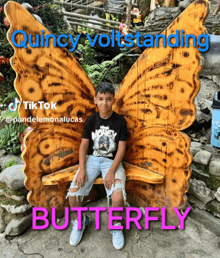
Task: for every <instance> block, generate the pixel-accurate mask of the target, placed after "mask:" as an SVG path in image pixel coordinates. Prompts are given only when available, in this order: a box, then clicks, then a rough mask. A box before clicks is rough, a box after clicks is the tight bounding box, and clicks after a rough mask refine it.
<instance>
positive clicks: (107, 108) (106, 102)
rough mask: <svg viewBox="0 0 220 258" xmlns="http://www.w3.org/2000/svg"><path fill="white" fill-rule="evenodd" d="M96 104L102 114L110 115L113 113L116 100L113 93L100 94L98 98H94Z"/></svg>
mask: <svg viewBox="0 0 220 258" xmlns="http://www.w3.org/2000/svg"><path fill="white" fill-rule="evenodd" d="M94 102H95V104H96V105H97V107H98V109H99V111H100V112H102V113H103V114H104V113H110V112H111V111H112V106H113V104H114V103H115V98H114V96H113V94H112V93H110V92H106V93H100V92H98V93H97V95H96V97H94Z"/></svg>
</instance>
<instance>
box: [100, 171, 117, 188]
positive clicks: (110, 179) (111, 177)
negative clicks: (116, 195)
mask: <svg viewBox="0 0 220 258" xmlns="http://www.w3.org/2000/svg"><path fill="white" fill-rule="evenodd" d="M103 183H104V185H105V187H106V188H107V189H108V190H111V187H112V184H113V187H115V173H112V172H110V171H109V172H108V173H107V175H106V177H105V180H103Z"/></svg>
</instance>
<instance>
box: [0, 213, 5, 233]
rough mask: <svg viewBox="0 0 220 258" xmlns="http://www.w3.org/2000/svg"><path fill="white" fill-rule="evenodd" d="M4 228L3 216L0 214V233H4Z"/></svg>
mask: <svg viewBox="0 0 220 258" xmlns="http://www.w3.org/2000/svg"><path fill="white" fill-rule="evenodd" d="M5 228H6V224H5V221H4V219H3V215H2V214H0V233H2V232H4V231H5Z"/></svg>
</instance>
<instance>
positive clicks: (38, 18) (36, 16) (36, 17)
mask: <svg viewBox="0 0 220 258" xmlns="http://www.w3.org/2000/svg"><path fill="white" fill-rule="evenodd" d="M32 15H33V16H34V18H35V19H36V20H37V21H38V22H39V23H41V24H43V21H42V19H41V18H40V16H38V15H36V14H32Z"/></svg>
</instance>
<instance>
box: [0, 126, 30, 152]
mask: <svg viewBox="0 0 220 258" xmlns="http://www.w3.org/2000/svg"><path fill="white" fill-rule="evenodd" d="M26 128H27V126H26V125H25V124H23V123H16V124H9V125H6V126H5V128H3V129H1V130H0V148H1V149H5V150H7V151H9V152H11V153H13V154H15V155H16V154H19V153H20V152H21V151H20V149H21V143H20V140H19V138H18V133H24V131H25V129H26Z"/></svg>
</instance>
